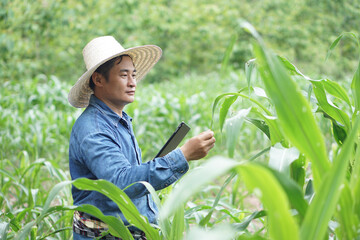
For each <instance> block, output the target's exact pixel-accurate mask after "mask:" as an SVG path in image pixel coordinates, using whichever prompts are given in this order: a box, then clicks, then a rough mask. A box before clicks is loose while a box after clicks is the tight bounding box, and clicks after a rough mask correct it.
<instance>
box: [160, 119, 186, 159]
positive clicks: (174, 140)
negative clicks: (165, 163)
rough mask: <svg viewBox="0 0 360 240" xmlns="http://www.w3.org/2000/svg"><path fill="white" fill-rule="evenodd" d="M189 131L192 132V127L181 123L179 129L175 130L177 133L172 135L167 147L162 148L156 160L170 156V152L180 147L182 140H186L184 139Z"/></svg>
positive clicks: (166, 144)
mask: <svg viewBox="0 0 360 240" xmlns="http://www.w3.org/2000/svg"><path fill="white" fill-rule="evenodd" d="M189 131H190V127H189V126H188V125H186V123H184V122H181V123H180V124H179V126H178V127H177V129H176V130H175V132H174V133H173V134H172V135H171V137H170V138H169V139H168V140H167V142H166V143H165V145H164V146H163V147H162V148H161V150H160V151H159V153H158V154H157V155H156V158H157V157H163V156H165V155H166V154H168V153H169V152H171V151H172V150H174V149H175V148H176V147H177V146H178V145H179V143H180V142H181V140H183V139H184V137H185V136H186V134H187V133H188V132H189Z"/></svg>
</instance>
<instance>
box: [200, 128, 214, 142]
mask: <svg viewBox="0 0 360 240" xmlns="http://www.w3.org/2000/svg"><path fill="white" fill-rule="evenodd" d="M199 137H200V138H201V139H203V140H206V139H210V138H212V137H214V132H213V131H211V130H207V131H205V132H202V133H200V134H199Z"/></svg>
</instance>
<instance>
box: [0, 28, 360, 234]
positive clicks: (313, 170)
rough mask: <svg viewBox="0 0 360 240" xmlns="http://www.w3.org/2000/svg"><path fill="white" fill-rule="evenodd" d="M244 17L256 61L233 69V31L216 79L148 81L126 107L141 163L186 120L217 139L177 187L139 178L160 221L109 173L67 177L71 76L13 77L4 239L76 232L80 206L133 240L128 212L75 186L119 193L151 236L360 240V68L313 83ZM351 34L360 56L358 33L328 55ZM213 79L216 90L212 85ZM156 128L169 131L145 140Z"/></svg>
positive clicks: (4, 159) (4, 92)
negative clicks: (346, 79) (100, 203)
mask: <svg viewBox="0 0 360 240" xmlns="http://www.w3.org/2000/svg"><path fill="white" fill-rule="evenodd" d="M240 24H241V27H242V28H243V29H244V30H245V31H246V32H247V33H248V34H250V35H252V36H253V42H252V46H253V54H254V57H255V58H254V59H251V60H249V61H248V62H246V63H245V68H244V69H233V70H230V69H229V66H228V65H227V63H228V58H229V56H230V55H231V53H232V51H233V46H234V43H235V42H236V41H237V39H236V38H233V39H232V40H231V42H230V43H229V46H228V49H227V51H226V53H225V57H224V59H223V63H222V70H221V72H220V73H219V75H216V76H206V77H204V78H200V79H197V76H190V77H189V79H188V80H183V82H182V83H181V82H180V83H179V82H177V83H176V84H174V85H172V87H171V86H170V85H169V86H168V85H165V84H162V85H161V84H158V85H156V84H154V85H148V86H146V85H144V86H140V87H139V89H140V88H141V87H143V88H144V89H143V90H139V92H140V93H139V94H138V96H140V97H139V99H137V101H136V102H135V103H134V104H133V105H132V106H129V107H128V108H127V112H129V115H131V116H133V118H134V121H135V122H138V123H135V124H134V125H135V132H136V135H137V138H138V139H139V144H140V146H141V147H142V148H143V154H144V155H145V157H144V159H147V160H149V159H151V157H152V156H153V155H154V154H155V152H156V151H157V149H159V148H160V147H161V145H162V143H163V142H164V141H165V140H166V138H167V135H168V134H170V133H171V132H172V130H173V129H174V128H175V127H176V125H177V123H178V122H179V121H181V120H184V121H186V122H187V123H188V124H189V125H191V126H192V133H191V134H193V135H195V134H196V133H198V132H200V131H202V130H204V129H206V128H211V129H213V130H214V131H215V133H216V137H217V139H218V141H217V146H216V147H215V149H214V150H213V152H211V154H210V156H209V157H208V158H207V159H205V160H203V161H201V162H198V163H192V165H191V170H190V171H189V172H188V173H187V174H186V175H185V176H184V177H183V178H182V179H181V180H180V181H179V182H177V183H176V184H175V185H173V186H170V187H168V188H166V189H164V190H161V191H158V192H156V191H155V190H154V189H153V187H152V186H151V185H150V184H149V183H147V182H141V184H143V185H144V186H145V187H146V188H147V189H148V191H149V192H150V193H151V195H152V197H153V199H154V201H155V203H156V204H157V206H158V208H159V219H158V224H157V225H153V224H150V223H149V222H148V220H147V219H146V218H145V217H143V216H141V215H140V214H139V212H138V210H137V209H136V207H135V206H134V205H133V204H132V202H131V200H130V198H129V197H128V196H127V195H126V194H125V193H124V189H119V188H117V187H116V186H115V185H113V184H112V183H110V182H107V181H105V180H89V179H77V180H75V181H70V177H69V172H68V167H67V158H66V157H67V155H66V154H67V147H68V136H69V133H70V130H71V126H72V124H73V123H74V121H75V119H76V117H77V116H78V115H79V114H80V110H75V109H72V108H71V107H70V106H68V104H67V102H66V101H67V100H66V96H67V92H68V90H69V88H70V85H69V84H67V83H64V82H61V81H59V80H58V79H57V78H56V77H51V78H47V77H45V76H38V77H37V78H35V79H33V81H31V82H26V83H24V84H23V85H20V84H14V85H11V83H10V82H7V83H5V84H4V85H3V87H2V89H1V90H0V91H1V99H0V102H1V109H0V126H1V128H0V132H1V135H0V137H1V155H0V160H1V161H0V164H1V168H0V181H1V192H0V199H1V201H0V204H1V210H2V211H1V215H0V239H31V240H35V239H71V238H72V214H73V211H74V210H79V211H83V212H87V213H89V214H91V215H93V216H95V217H97V218H99V219H101V220H102V221H104V222H105V223H107V224H108V226H109V233H111V234H112V235H114V236H118V237H121V238H122V239H125V240H130V239H133V237H132V235H131V234H130V232H129V230H128V229H127V228H126V226H125V225H124V223H123V222H122V221H121V219H120V218H116V217H113V216H105V215H103V214H102V212H101V211H100V210H99V209H97V208H96V207H94V206H92V205H82V206H73V205H72V198H71V192H70V187H71V185H72V184H73V185H74V186H75V187H77V188H78V189H82V190H93V191H98V192H100V193H102V194H104V195H106V196H107V197H109V198H110V199H112V200H113V201H114V202H115V203H116V204H117V205H118V206H119V208H120V209H121V211H122V212H123V213H124V216H125V217H126V218H127V219H128V221H129V222H130V223H131V225H133V226H135V227H137V228H139V229H141V230H142V231H144V232H145V234H146V236H147V238H148V239H151V240H164V239H168V240H181V239H188V240H191V239H219V240H220V239H221V240H226V239H229V240H230V239H276V240H282V239H284V240H288V239H294V240H296V239H300V240H309V239H360V198H359V197H358V196H360V149H359V148H358V145H359V144H360V138H359V134H360V112H359V110H360V65H359V66H358V68H357V69H356V70H355V73H354V75H353V77H352V79H351V82H350V83H349V85H346V86H342V85H341V84H340V83H338V82H336V81H333V80H330V79H328V78H320V79H313V78H311V77H309V76H307V75H305V74H304V73H302V72H301V71H300V70H299V69H298V68H297V67H296V66H295V65H294V64H293V63H291V62H290V61H288V60H287V59H286V58H285V57H283V56H279V55H276V54H274V53H273V52H272V50H271V49H269V48H268V47H267V46H266V45H265V43H264V42H263V40H262V38H261V36H260V35H259V33H258V32H257V31H256V30H255V29H254V28H253V26H252V25H250V24H249V23H247V22H241V23H240ZM344 36H346V37H348V38H347V39H343V37H344ZM350 40H355V41H354V42H355V43H356V44H357V49H358V53H359V57H360V42H359V36H357V35H356V34H353V33H344V34H342V35H340V36H339V37H338V38H337V39H336V40H335V41H334V42H333V44H332V45H331V46H330V47H329V52H328V58H331V52H332V51H333V50H334V49H335V48H336V47H337V45H338V44H339V42H341V41H350ZM359 59H360V58H359ZM194 81H198V82H197V84H196V85H197V86H194V85H193V84H194ZM168 84H170V83H168ZM179 84H183V89H184V90H177V87H178V86H179ZM206 84H213V85H216V84H218V85H217V86H219V87H214V88H213V89H212V90H211V91H209V92H206V93H204V92H202V91H201V89H202V88H203V86H204V85H206ZM39 86H40V87H39ZM191 88H193V89H192V91H193V92H191V90H190V89H191ZM172 90H173V92H174V94H171V92H172ZM219 91H220V92H219ZM14 92H15V93H21V94H14ZM147 92H152V93H153V94H152V95H150V96H149V95H146V93H147ZM175 92H176V94H175ZM151 115H152V117H151V121H150V117H149V116H151ZM19 116H20V117H19ZM140 122H141V123H144V124H140ZM146 122H147V123H146ZM159 126H160V127H159ZM164 129H166V131H165V132H164ZM156 136H163V137H162V138H160V139H157V140H156V141H154V142H152V143H149V142H148V141H146V139H156V138H157V137H156ZM18 149H23V150H22V151H21V152H18V151H17V150H18ZM14 156H15V157H14ZM39 156H45V157H44V158H43V157H41V158H40V157H39ZM15 160H16V161H15Z"/></svg>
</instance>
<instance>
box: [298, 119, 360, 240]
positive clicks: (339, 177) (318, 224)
mask: <svg viewBox="0 0 360 240" xmlns="http://www.w3.org/2000/svg"><path fill="white" fill-rule="evenodd" d="M359 127H360V116H359V115H357V118H356V122H355V124H354V126H353V129H352V130H351V132H350V134H349V135H348V137H347V139H346V140H345V143H344V144H343V145H342V148H341V152H340V153H339V154H338V155H337V156H336V158H335V160H334V164H333V166H332V167H331V168H330V170H329V171H328V172H327V173H326V175H325V177H324V178H323V180H322V182H321V184H320V186H319V188H318V190H317V191H316V194H315V196H314V198H313V200H312V202H311V204H310V205H309V208H308V210H307V212H306V215H305V219H304V222H303V224H302V226H301V230H300V236H301V239H304V240H307V239H323V238H324V237H325V233H326V230H327V227H328V223H329V221H330V219H331V217H332V215H333V214H334V212H335V208H336V205H337V203H338V200H339V197H340V192H341V186H342V185H343V182H344V180H345V176H346V170H347V167H348V164H349V161H350V158H351V156H352V153H353V150H354V143H355V141H356V140H357V137H358V132H359Z"/></svg>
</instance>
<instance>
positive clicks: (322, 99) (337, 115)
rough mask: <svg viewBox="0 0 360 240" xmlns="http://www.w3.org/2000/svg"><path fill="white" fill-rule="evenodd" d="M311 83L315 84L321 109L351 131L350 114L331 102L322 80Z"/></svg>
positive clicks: (315, 91)
mask: <svg viewBox="0 0 360 240" xmlns="http://www.w3.org/2000/svg"><path fill="white" fill-rule="evenodd" d="M311 83H312V84H313V86H314V88H313V90H314V93H315V96H316V99H317V100H318V104H319V106H320V107H321V109H322V110H323V111H324V112H325V113H326V114H327V115H329V116H330V117H331V118H333V119H335V120H336V121H337V122H339V123H341V124H342V125H344V126H345V128H346V130H347V131H349V130H350V119H349V116H348V115H347V114H346V113H345V112H343V111H342V110H341V109H339V108H338V107H337V106H335V105H334V104H333V103H332V102H329V100H328V99H327V96H326V93H325V89H324V85H323V83H322V81H311Z"/></svg>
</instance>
